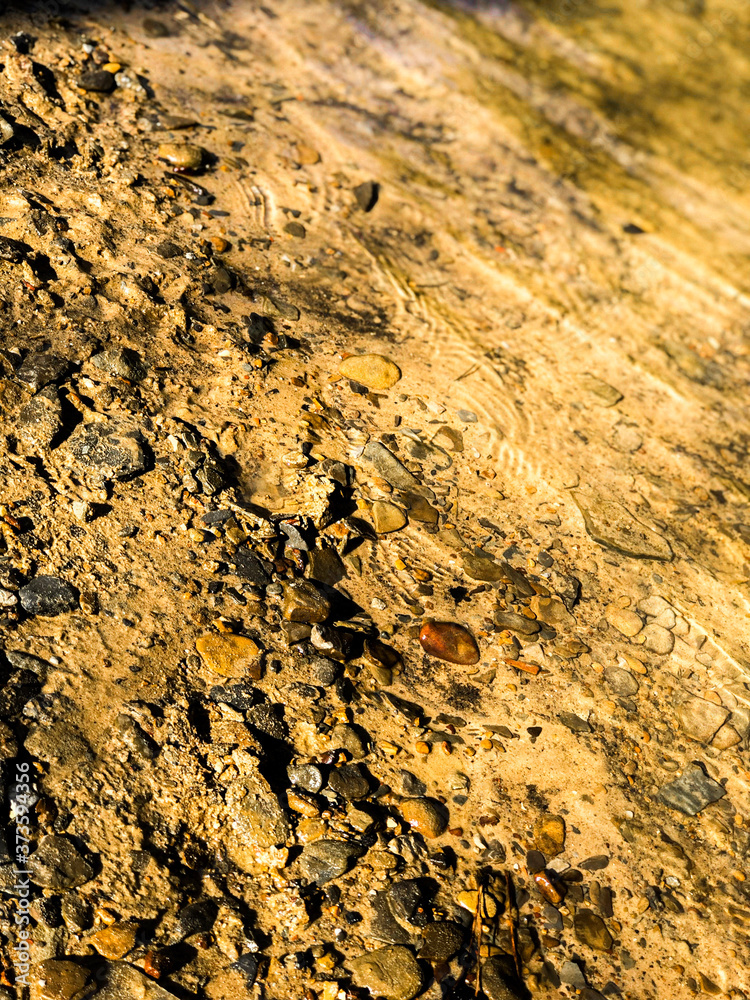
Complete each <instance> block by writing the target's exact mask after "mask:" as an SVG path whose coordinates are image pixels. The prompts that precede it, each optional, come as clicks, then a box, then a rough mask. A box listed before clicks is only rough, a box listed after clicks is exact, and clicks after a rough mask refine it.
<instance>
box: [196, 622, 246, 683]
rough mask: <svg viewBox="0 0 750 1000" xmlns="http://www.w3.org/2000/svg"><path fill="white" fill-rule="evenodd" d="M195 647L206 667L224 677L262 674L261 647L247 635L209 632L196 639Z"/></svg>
mask: <svg viewBox="0 0 750 1000" xmlns="http://www.w3.org/2000/svg"><path fill="white" fill-rule="evenodd" d="M195 648H196V649H197V651H198V653H199V655H200V658H201V660H202V661H203V663H204V664H205V665H206V667H208V669H209V670H212V671H213V672H214V673H216V674H221V676H222V677H249V678H251V679H253V680H258V679H259V678H260V676H261V664H260V660H259V657H260V654H261V648H260V646H259V645H258V644H257V643H256V642H254V641H253V640H252V639H249V638H247V637H246V636H243V635H225V634H221V633H218V632H209V633H208V634H207V635H202V636H201V637H200V638H199V639H196V642H195Z"/></svg>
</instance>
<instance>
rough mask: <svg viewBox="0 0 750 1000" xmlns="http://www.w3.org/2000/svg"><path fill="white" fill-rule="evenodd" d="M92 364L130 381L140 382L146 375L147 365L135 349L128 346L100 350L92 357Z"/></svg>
mask: <svg viewBox="0 0 750 1000" xmlns="http://www.w3.org/2000/svg"><path fill="white" fill-rule="evenodd" d="M91 362H92V364H94V365H96V367H97V368H98V369H99V370H100V371H103V372H106V373H107V375H115V376H117V377H118V378H126V379H128V381H130V382H140V380H141V379H143V378H145V376H146V367H145V365H144V364H143V362H142V361H141V359H140V358H139V357H138V355H137V354H136V352H135V351H131V350H130V348H128V347H112V348H109V349H108V350H106V351H100V352H99V354H95V355H94V356H93V357H92V359H91Z"/></svg>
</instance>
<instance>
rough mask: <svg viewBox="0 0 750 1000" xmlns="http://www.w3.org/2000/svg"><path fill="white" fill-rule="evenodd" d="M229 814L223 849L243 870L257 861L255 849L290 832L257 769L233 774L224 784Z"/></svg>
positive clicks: (281, 839) (274, 842)
mask: <svg viewBox="0 0 750 1000" xmlns="http://www.w3.org/2000/svg"><path fill="white" fill-rule="evenodd" d="M226 801H227V806H228V807H229V812H230V817H229V823H228V830H227V853H228V855H229V857H230V858H231V859H232V861H234V863H235V864H236V865H238V866H239V867H240V868H241V869H242V870H243V871H245V872H252V871H253V870H254V868H255V866H256V865H257V863H258V850H259V849H260V850H263V849H265V848H269V847H275V846H278V845H279V844H284V843H285V842H286V840H287V838H288V837H289V835H290V833H291V830H292V828H291V824H290V821H289V817H288V815H287V812H286V810H285V809H284V807H283V805H282V804H281V802H280V801H279V798H278V796H277V795H275V794H274V793H273V791H272V790H271V786H270V785H269V784H268V782H267V781H266V780H265V778H264V777H263V776H262V775H261V774H259V773H257V772H254V773H251V774H246V775H244V776H243V777H241V778H237V779H236V780H235V781H233V782H232V783H231V784H230V785H229V787H228V788H227V793H226Z"/></svg>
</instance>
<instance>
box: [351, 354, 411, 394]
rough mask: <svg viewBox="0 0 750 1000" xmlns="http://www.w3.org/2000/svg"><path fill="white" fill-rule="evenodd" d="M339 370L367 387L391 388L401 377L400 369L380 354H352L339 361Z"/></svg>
mask: <svg viewBox="0 0 750 1000" xmlns="http://www.w3.org/2000/svg"><path fill="white" fill-rule="evenodd" d="M339 372H340V373H341V374H342V375H343V376H344V378H350V379H352V381H354V382H359V384H360V385H364V386H367V388H368V389H391V388H392V387H393V386H394V385H395V384H396V383H397V382H398V381H399V379H400V378H401V369H400V368H399V367H398V366H397V365H395V364H394V363H393V362H392V361H391V359H390V358H386V357H385V356H384V355H382V354H358V355H352V357H350V358H345V359H344V361H342V362H341V364H340V365H339Z"/></svg>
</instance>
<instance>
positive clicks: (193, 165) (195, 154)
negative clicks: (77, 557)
mask: <svg viewBox="0 0 750 1000" xmlns="http://www.w3.org/2000/svg"><path fill="white" fill-rule="evenodd" d="M205 152H206V151H205V150H204V149H203V148H202V147H201V146H193V145H192V144H191V143H189V142H163V143H162V144H161V145H160V146H159V150H158V153H159V159H160V160H166V161H167V163H168V164H169V165H170V166H171V167H174V169H175V170H200V168H201V167H202V166H203V157H204V155H205Z"/></svg>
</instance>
